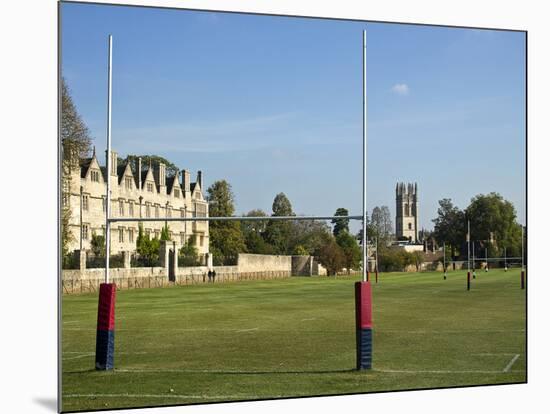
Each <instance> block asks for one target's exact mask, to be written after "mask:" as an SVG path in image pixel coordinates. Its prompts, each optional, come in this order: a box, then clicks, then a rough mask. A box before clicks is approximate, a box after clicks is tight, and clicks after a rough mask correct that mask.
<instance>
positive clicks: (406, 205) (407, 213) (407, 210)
mask: <svg viewBox="0 0 550 414" xmlns="http://www.w3.org/2000/svg"><path fill="white" fill-rule="evenodd" d="M405 215H406V216H408V215H409V205H408V204H405Z"/></svg>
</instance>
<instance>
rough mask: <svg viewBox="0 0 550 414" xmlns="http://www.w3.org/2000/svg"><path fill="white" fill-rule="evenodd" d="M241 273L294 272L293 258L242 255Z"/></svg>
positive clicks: (240, 259) (239, 262)
mask: <svg viewBox="0 0 550 414" xmlns="http://www.w3.org/2000/svg"><path fill="white" fill-rule="evenodd" d="M237 266H238V268H239V272H244V273H248V272H263V271H276V272H277V271H283V272H289V273H291V272H292V256H283V255H269V254H250V253H240V254H239V259H238V261H237Z"/></svg>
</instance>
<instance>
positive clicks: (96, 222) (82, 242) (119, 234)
mask: <svg viewBox="0 0 550 414" xmlns="http://www.w3.org/2000/svg"><path fill="white" fill-rule="evenodd" d="M118 161H119V160H118V157H117V153H116V152H114V151H112V152H111V167H112V168H111V171H110V172H109V179H110V180H111V182H110V185H111V203H112V204H111V216H112V217H135V218H136V221H135V222H123V223H120V224H119V223H116V222H115V223H112V225H111V254H117V253H120V252H122V251H129V252H135V250H136V240H137V235H138V223H139V218H141V217H145V218H163V217H207V216H208V203H207V202H206V201H205V199H204V196H203V193H202V173H201V172H200V171H199V172H198V173H197V177H196V181H195V182H191V175H190V173H189V171H188V170H185V169H184V170H182V171H177V172H176V174H175V175H171V176H167V174H166V166H165V165H164V164H162V163H158V164H157V165H142V160H141V158H139V159H138V160H137V162H136V163H132V162H129V161H128V160H126V161H125V162H122V163H119V162H118ZM135 164H137V165H135ZM106 176H107V171H106V167H102V166H100V165H99V162H98V160H97V158H96V154H95V149H94V153H93V156H92V157H91V158H86V159H81V160H80V165H79V166H75V168H71V174H70V180H65V181H64V188H63V205H64V206H67V203H68V206H69V208H70V213H71V214H70V222H69V228H70V232H71V234H72V237H71V239H72V240H71V242H70V243H69V246H68V250H69V252H71V251H74V250H84V251H86V250H90V249H91V239H92V234H94V233H95V234H97V235H105V209H106V187H107V182H106V178H105V177H106ZM180 177H181V180H180ZM164 225H165V222H164V221H158V222H145V223H143V229H144V232H145V234H149V236H150V237H151V238H154V237H157V238H160V233H161V229H162V228H163V226H164ZM168 227H169V230H170V240H172V241H174V242H176V243H177V245H179V246H182V245H183V244H184V243H186V242H187V241H188V240H189V239H190V238H191V236H195V244H196V247H197V250H198V253H199V256H200V257H201V260H205V256H206V254H207V253H208V251H209V250H208V245H209V242H208V237H209V236H208V222H206V221H203V222H170V223H168Z"/></svg>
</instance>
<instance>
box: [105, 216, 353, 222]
mask: <svg viewBox="0 0 550 414" xmlns="http://www.w3.org/2000/svg"><path fill="white" fill-rule="evenodd" d="M267 220H272V221H281V220H291V221H294V220H363V216H265V217H262V216H252V217H249V216H228V217H162V218H161V217H154V218H152V217H110V218H108V219H107V221H108V222H110V223H114V222H119V223H120V222H136V221H137V222H157V221H170V222H172V221H176V222H177V221H267Z"/></svg>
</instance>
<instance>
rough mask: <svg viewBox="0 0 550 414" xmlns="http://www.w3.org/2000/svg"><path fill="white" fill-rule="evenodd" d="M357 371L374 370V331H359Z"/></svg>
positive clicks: (365, 329) (357, 335)
mask: <svg viewBox="0 0 550 414" xmlns="http://www.w3.org/2000/svg"><path fill="white" fill-rule="evenodd" d="M356 339H357V369H371V368H372V329H370V328H364V329H357V333H356Z"/></svg>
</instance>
